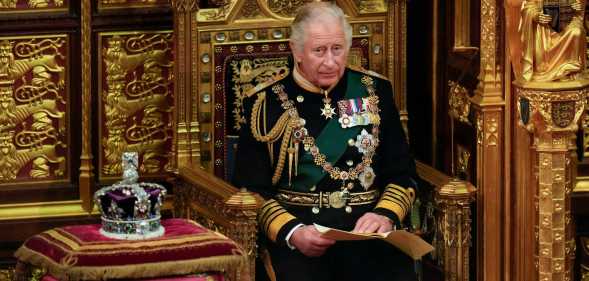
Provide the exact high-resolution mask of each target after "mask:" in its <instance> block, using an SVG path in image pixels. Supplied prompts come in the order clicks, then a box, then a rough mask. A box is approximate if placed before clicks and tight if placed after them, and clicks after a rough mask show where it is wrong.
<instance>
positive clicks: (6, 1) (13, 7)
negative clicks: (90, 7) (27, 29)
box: [0, 0, 70, 14]
mask: <svg viewBox="0 0 589 281" xmlns="http://www.w3.org/2000/svg"><path fill="white" fill-rule="evenodd" d="M69 2H70V0H0V14H3V13H23V12H25V13H26V12H34V13H38V12H56V11H67V10H68V9H69Z"/></svg>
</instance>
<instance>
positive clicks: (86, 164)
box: [79, 0, 94, 212]
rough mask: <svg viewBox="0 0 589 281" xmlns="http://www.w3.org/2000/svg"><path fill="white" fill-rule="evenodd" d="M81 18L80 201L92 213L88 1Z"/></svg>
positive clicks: (90, 38)
mask: <svg viewBox="0 0 589 281" xmlns="http://www.w3.org/2000/svg"><path fill="white" fill-rule="evenodd" d="M81 5H82V7H81V9H82V10H81V14H82V15H81V18H82V155H81V156H80V178H79V180H80V199H81V200H82V207H83V208H84V210H85V211H87V212H90V211H92V206H93V201H92V194H91V193H92V183H93V182H94V173H93V170H94V168H93V167H92V158H94V157H93V156H92V148H91V145H92V119H91V118H90V116H92V94H91V93H92V66H91V61H92V49H91V42H92V30H91V26H90V22H91V20H92V19H91V17H92V10H91V7H90V1H89V0H83V1H82V2H81Z"/></svg>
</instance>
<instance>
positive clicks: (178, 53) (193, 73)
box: [171, 0, 200, 167]
mask: <svg viewBox="0 0 589 281" xmlns="http://www.w3.org/2000/svg"><path fill="white" fill-rule="evenodd" d="M171 4H172V8H173V11H174V36H176V42H177V44H175V45H174V55H175V61H176V63H175V64H174V75H175V78H176V79H175V81H176V82H175V83H174V95H175V99H174V108H175V112H174V118H175V122H174V124H175V128H174V142H173V145H172V153H175V155H176V159H174V161H175V163H174V167H179V166H182V165H191V164H196V163H198V161H197V159H198V158H197V156H198V151H200V150H199V147H198V144H199V139H198V132H199V124H198V120H197V118H196V116H197V108H196V106H197V104H198V103H197V102H196V101H195V100H196V98H197V92H196V90H197V84H196V83H197V80H198V79H197V78H198V77H197V73H198V72H197V71H198V70H197V69H196V65H198V61H197V58H196V57H195V52H193V50H195V49H196V44H198V40H197V32H196V24H197V20H196V13H197V12H198V0H171Z"/></svg>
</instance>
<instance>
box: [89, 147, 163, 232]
mask: <svg viewBox="0 0 589 281" xmlns="http://www.w3.org/2000/svg"><path fill="white" fill-rule="evenodd" d="M137 158H138V157H137V153H129V152H125V153H123V156H122V160H123V161H122V168H123V180H122V181H120V182H118V183H115V184H113V185H111V186H106V187H103V188H101V189H99V190H98V191H96V193H94V202H95V203H96V205H97V206H98V208H99V210H100V213H101V219H102V228H101V229H100V233H102V234H103V235H105V236H107V237H110V238H115V239H127V240H137V239H148V238H154V237H159V236H161V235H163V234H164V228H163V227H162V225H161V223H160V219H161V215H160V208H161V205H162V201H163V200H164V198H165V195H166V189H165V188H164V187H163V186H161V185H159V184H156V183H137V179H138V178H139V175H138V173H137V163H138V159H137Z"/></svg>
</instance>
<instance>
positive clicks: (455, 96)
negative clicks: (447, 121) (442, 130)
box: [448, 81, 470, 124]
mask: <svg viewBox="0 0 589 281" xmlns="http://www.w3.org/2000/svg"><path fill="white" fill-rule="evenodd" d="M448 86H450V93H449V95H450V97H449V100H448V102H449V105H450V112H449V113H450V116H452V118H454V119H456V120H458V121H460V122H463V123H466V124H470V121H469V120H468V115H469V114H470V100H469V98H468V90H466V88H464V86H462V85H460V84H459V83H458V82H455V81H448Z"/></svg>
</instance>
